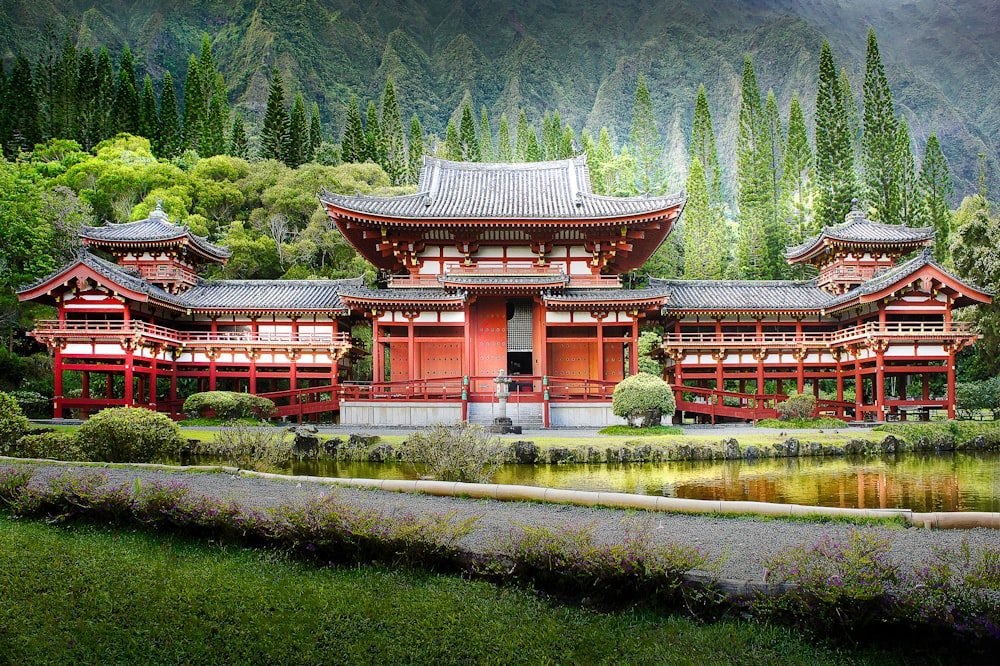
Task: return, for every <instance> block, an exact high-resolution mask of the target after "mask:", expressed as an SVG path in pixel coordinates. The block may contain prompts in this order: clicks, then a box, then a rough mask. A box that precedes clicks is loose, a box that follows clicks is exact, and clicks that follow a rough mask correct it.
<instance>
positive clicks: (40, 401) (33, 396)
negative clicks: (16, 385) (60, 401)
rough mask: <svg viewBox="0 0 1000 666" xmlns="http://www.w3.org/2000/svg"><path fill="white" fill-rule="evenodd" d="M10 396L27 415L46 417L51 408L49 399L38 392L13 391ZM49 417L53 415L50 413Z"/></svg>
mask: <svg viewBox="0 0 1000 666" xmlns="http://www.w3.org/2000/svg"><path fill="white" fill-rule="evenodd" d="M10 396H11V397H12V398H14V400H17V404H18V405H20V407H21V410H22V411H23V412H24V413H25V414H31V415H33V416H44V415H45V414H46V411H47V408H48V406H49V399H48V398H46V397H45V396H44V395H42V394H41V393H38V392H37V391H11V392H10ZM48 415H49V416H51V415H52V413H51V412H48Z"/></svg>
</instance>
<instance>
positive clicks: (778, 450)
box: [771, 442, 788, 458]
mask: <svg viewBox="0 0 1000 666" xmlns="http://www.w3.org/2000/svg"><path fill="white" fill-rule="evenodd" d="M771 448H773V449H774V457H775V458H785V457H787V456H788V446H787V445H786V444H785V443H784V442H778V443H777V444H772V445H771Z"/></svg>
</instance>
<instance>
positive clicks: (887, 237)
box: [785, 210, 934, 259]
mask: <svg viewBox="0 0 1000 666" xmlns="http://www.w3.org/2000/svg"><path fill="white" fill-rule="evenodd" d="M824 239H829V240H831V241H840V242H842V243H900V244H902V245H911V244H923V243H925V242H927V241H930V240H933V239H934V227H906V226H903V225H901V224H883V223H881V222H872V221H871V220H867V219H865V217H864V215H863V214H862V213H861V212H860V211H857V210H854V211H851V212H850V213H848V215H847V221H846V222H844V223H843V224H838V225H836V226H833V227H826V228H824V229H823V231H821V232H820V233H819V234H817V235H815V236H813V237H811V238H809V239H807V240H806V241H805V242H804V243H802V244H801V245H796V246H793V247H789V248H787V249H786V250H785V257H787V258H789V259H793V258H795V257H799V256H802V255H806V254H809V253H810V252H811V251H812V250H814V249H817V248H819V247H821V246H822V244H823V240H824Z"/></svg>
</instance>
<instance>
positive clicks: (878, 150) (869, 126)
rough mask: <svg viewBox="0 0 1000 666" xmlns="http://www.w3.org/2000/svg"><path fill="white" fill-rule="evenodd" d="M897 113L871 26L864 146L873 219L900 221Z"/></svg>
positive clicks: (862, 142)
mask: <svg viewBox="0 0 1000 666" xmlns="http://www.w3.org/2000/svg"><path fill="white" fill-rule="evenodd" d="M896 124H897V123H896V115H895V111H894V110H893V106H892V91H890V90H889V82H888V81H887V80H886V77H885V68H884V67H883V66H882V57H881V56H880V55H879V49H878V41H877V40H876V39H875V31H874V30H872V29H871V28H869V29H868V50H867V54H866V58H865V95H864V113H863V115H862V137H861V150H862V154H863V160H862V163H863V165H864V171H865V196H866V197H867V199H868V205H869V207H870V208H871V209H872V215H873V219H877V220H879V221H881V222H887V223H890V224H898V223H899V173H898V165H897V162H896V160H895V159H893V155H894V154H895V152H896V145H895V144H896Z"/></svg>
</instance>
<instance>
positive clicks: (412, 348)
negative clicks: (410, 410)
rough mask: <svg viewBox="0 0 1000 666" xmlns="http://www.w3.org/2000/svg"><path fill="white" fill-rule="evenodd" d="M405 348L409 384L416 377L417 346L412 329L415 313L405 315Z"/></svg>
mask: <svg viewBox="0 0 1000 666" xmlns="http://www.w3.org/2000/svg"><path fill="white" fill-rule="evenodd" d="M406 319H407V322H406V348H407V349H408V350H409V353H408V354H407V366H408V367H407V370H406V372H407V376H408V377H409V378H410V382H411V384H410V385H411V386H412V385H413V384H412V382H413V380H414V379H416V378H417V347H416V345H415V344H414V340H413V338H414V331H413V320H414V319H416V315H408V316H407V317H406Z"/></svg>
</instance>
